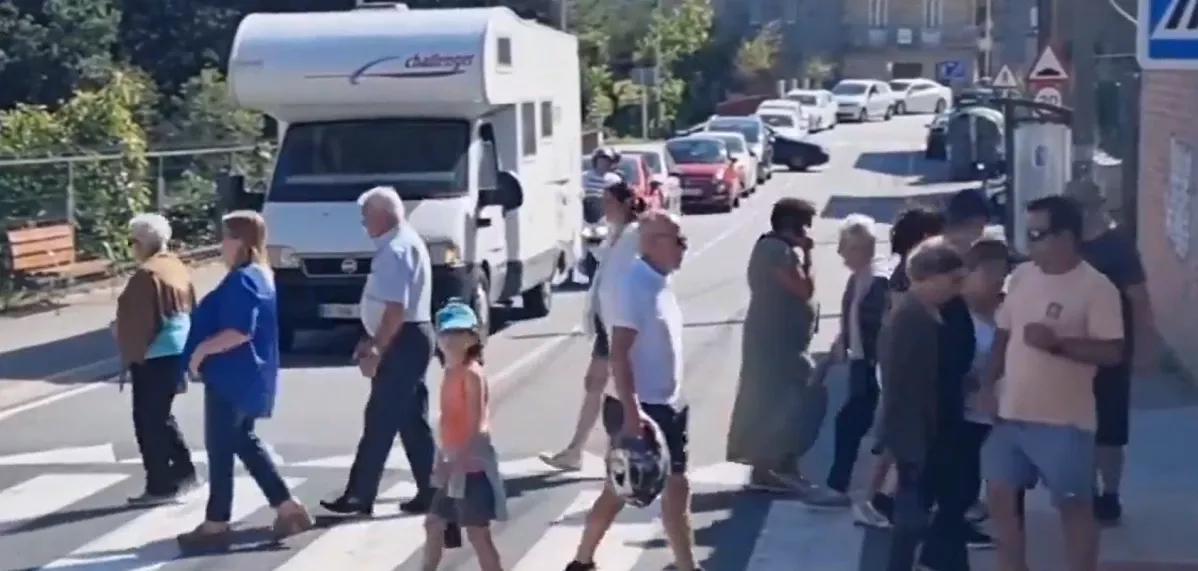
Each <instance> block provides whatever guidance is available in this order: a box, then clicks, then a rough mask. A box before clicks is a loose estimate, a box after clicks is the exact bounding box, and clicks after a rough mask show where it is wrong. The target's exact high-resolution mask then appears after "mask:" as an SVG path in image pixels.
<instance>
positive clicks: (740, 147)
mask: <svg viewBox="0 0 1198 571" xmlns="http://www.w3.org/2000/svg"><path fill="white" fill-rule="evenodd" d="M716 136H717V137H719V138H720V140H721V141H723V142H724V145H726V146H727V147H728V152H729V153H731V154H733V155H739V154H741V153H744V152H745V151H746V149H745V140H744V139H742V138H740V137H737V136H735V135H719V134H717V135H716Z"/></svg>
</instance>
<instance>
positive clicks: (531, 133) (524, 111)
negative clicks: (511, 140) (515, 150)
mask: <svg viewBox="0 0 1198 571" xmlns="http://www.w3.org/2000/svg"><path fill="white" fill-rule="evenodd" d="M520 139H521V142H520V144H521V154H523V155H524V156H526V157H531V156H533V155H535V154H537V104H536V103H523V104H521V105H520Z"/></svg>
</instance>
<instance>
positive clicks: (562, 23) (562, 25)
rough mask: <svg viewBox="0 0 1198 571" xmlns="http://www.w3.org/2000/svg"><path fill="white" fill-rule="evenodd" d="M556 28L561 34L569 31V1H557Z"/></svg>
mask: <svg viewBox="0 0 1198 571" xmlns="http://www.w3.org/2000/svg"><path fill="white" fill-rule="evenodd" d="M557 17H558V24H557V28H558V29H559V30H561V31H563V32H568V31H570V30H569V28H570V0H557Z"/></svg>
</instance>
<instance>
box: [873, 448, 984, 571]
mask: <svg viewBox="0 0 1198 571" xmlns="http://www.w3.org/2000/svg"><path fill="white" fill-rule="evenodd" d="M941 433H942V436H941V437H940V438H938V441H937V442H936V443H935V444H934V445H933V446H932V449H931V450H930V451H929V453H928V460H927V462H926V463H925V465H924V466H922V467H921V466H915V465H912V464H910V463H904V462H900V463H898V464H897V466H896V468H897V471H898V490H897V491H896V492H895V497H894V529H893V530H892V531H891V532H890V533H891V538H890V545H889V546H888V547H889V549H888V557H887V563H886V570H887V571H910V570H911V569H912V568H913V567H914V564H915V554H916V551H919V562H920V564H921V565H924V566H926V567H928V568H931V569H935V570H936V571H968V570H969V552H968V551H967V549H966V544H965V540H966V530H967V529H968V526H967V525H966V522H965V512H966V511H968V510H969V506H971V505H972V504H973V500H974V499H975V498H976V491H977V490H976V488H975V489H973V492H974V493H971V492H970V491H969V490H966V475H967V474H966V470H964V464H963V463H962V461H961V454H962V453H963V449H964V447H965V445H966V442H965V440H964V439H963V438H961V436H962V434H961V431H960V429H959V427H958V429H957V430H943V429H942V431H941ZM932 506H936V511H935V513H934V514H932V513H931V509H930V508H931V507H932ZM929 519H930V521H929ZM921 544H922V545H923V549H919V547H920V545H921Z"/></svg>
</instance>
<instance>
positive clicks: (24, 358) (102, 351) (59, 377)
mask: <svg viewBox="0 0 1198 571" xmlns="http://www.w3.org/2000/svg"><path fill="white" fill-rule="evenodd" d="M114 355H116V344H115V343H113V340H112V333H111V332H110V331H109V330H108V328H107V327H105V328H103V329H96V330H93V331H88V332H86V333H80V334H78V335H74V336H71V337H64V338H62V339H55V340H53V341H50V342H48V343H42V344H40V345H31V346H29V347H22V348H20V349H14V350H10V351H4V352H0V386H2V385H3V382H4V381H6V380H8V381H13V380H16V381H22V380H43V381H49V382H53V383H61V384H67V383H75V382H86V381H92V380H96V379H98V378H103V377H106V376H108V375H110V374H111V373H112V371H111V370H108V371H104V370H97V371H94V372H93V371H78V373H79V374H72V373H73V372H75V370H77V369H80V368H86V367H88V366H89V365H92V364H95V363H99V362H103V361H105V360H107V359H111V358H112V357H113V356H114ZM99 369H103V367H100V368H99ZM109 369H111V368H109Z"/></svg>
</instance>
